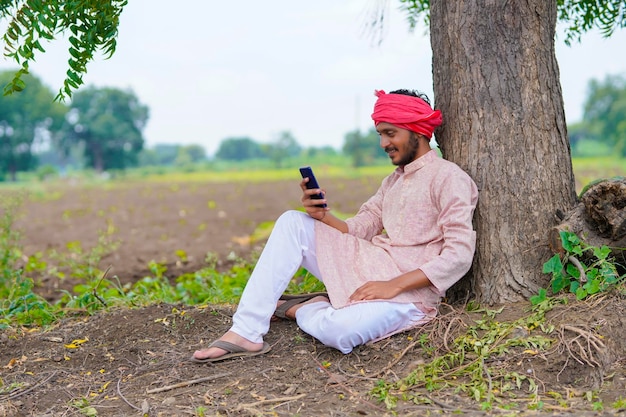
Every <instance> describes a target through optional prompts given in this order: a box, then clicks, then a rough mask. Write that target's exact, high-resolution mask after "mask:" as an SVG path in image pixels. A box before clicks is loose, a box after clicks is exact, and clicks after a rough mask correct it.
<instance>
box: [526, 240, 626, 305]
mask: <svg viewBox="0 0 626 417" xmlns="http://www.w3.org/2000/svg"><path fill="white" fill-rule="evenodd" d="M560 236H561V244H562V246H563V249H564V250H565V255H563V256H560V255H558V254H557V255H554V256H553V257H552V258H550V260H548V261H547V262H546V263H545V264H544V265H543V272H544V273H546V274H551V275H552V279H551V282H550V283H551V288H552V293H553V294H557V293H559V292H561V291H563V290H566V291H569V292H570V293H573V294H575V295H576V298H577V299H578V300H583V299H585V298H587V297H588V296H589V295H592V294H597V293H599V292H603V291H608V290H609V289H611V288H614V287H615V286H616V285H618V284H619V283H621V282H623V281H624V278H625V276H624V275H622V276H620V275H619V273H618V271H617V266H616V264H615V262H614V260H613V259H612V258H611V257H610V255H611V249H610V248H608V247H607V246H602V247H596V246H590V245H588V244H586V243H585V242H584V241H583V240H582V239H580V238H579V237H578V236H577V235H576V234H575V233H572V232H567V231H561V233H560ZM546 298H547V292H546V290H545V289H541V290H540V291H539V294H538V295H537V296H534V297H532V298H531V302H532V303H533V304H537V303H539V302H541V301H543V300H545V299H546Z"/></svg>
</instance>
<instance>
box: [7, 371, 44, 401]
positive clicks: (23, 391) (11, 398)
mask: <svg viewBox="0 0 626 417" xmlns="http://www.w3.org/2000/svg"><path fill="white" fill-rule="evenodd" d="M55 375H56V371H54V372H52V373H51V374H50V375H48V376H47V377H46V378H44V379H42V380H41V381H39V382H37V383H36V384H35V385H33V386H32V387H30V388H26V389H24V390H21V391H18V392H14V393H11V394H9V395H6V396H2V397H0V399H2V398H6V399H10V400H13V399H15V398H17V397H20V396H22V395H24V394H26V393H28V392H31V391H32V390H34V389H35V388H38V387H40V386H41V385H43V384H45V383H46V382H48V381H49V380H50V379H52V377H53V376H55Z"/></svg>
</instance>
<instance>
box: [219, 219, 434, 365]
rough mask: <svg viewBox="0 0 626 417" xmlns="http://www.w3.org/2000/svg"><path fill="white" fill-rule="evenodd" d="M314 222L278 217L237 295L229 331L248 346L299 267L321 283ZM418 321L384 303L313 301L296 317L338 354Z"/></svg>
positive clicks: (411, 312) (412, 312) (401, 307)
mask: <svg viewBox="0 0 626 417" xmlns="http://www.w3.org/2000/svg"><path fill="white" fill-rule="evenodd" d="M315 221H316V220H314V219H313V218H311V217H310V216H309V215H308V214H306V213H303V212H299V211H295V210H291V211H287V212H285V213H284V214H283V215H282V216H280V217H279V218H278V220H277V221H276V224H275V225H274V229H273V230H272V234H271V235H270V237H269V240H268V241H267V244H266V245H265V249H264V250H263V253H262V254H261V256H260V258H259V261H258V263H257V264H256V266H255V268H254V271H253V272H252V275H251V276H250V279H249V281H248V283H247V285H246V288H245V289H244V291H243V294H242V295H241V300H240V302H239V306H238V307H237V312H236V313H235V315H234V316H233V326H232V327H231V331H233V332H235V333H237V334H238V335H240V336H243V337H245V338H246V339H248V340H250V341H252V342H255V343H260V342H262V341H263V336H264V335H265V334H266V333H267V332H268V330H269V326H270V319H271V317H272V315H273V313H274V310H275V309H276V303H277V302H278V299H279V298H280V296H281V295H282V294H283V292H284V291H285V288H287V285H288V284H289V281H291V278H292V277H293V276H294V274H295V273H296V272H297V270H298V269H299V268H300V267H301V266H302V267H304V268H306V270H307V271H309V272H310V273H311V274H313V275H314V276H315V277H317V278H318V279H321V280H322V282H323V277H322V276H321V273H320V271H319V267H318V264H317V256H316V253H315ZM423 317H424V314H423V313H422V312H421V311H420V310H419V309H417V308H416V307H415V306H414V305H413V304H402V303H395V302H388V301H370V302H365V303H356V304H352V305H348V306H346V307H343V308H340V309H335V308H333V307H332V306H331V305H330V303H327V302H318V303H311V304H307V305H304V306H302V307H300V308H299V309H298V311H297V313H296V321H297V323H298V326H299V327H300V328H301V329H302V330H303V331H305V332H306V333H308V334H310V335H311V336H313V337H315V338H316V339H318V340H319V341H321V342H322V343H324V344H325V345H328V346H332V347H334V348H336V349H338V350H340V351H341V352H343V353H350V352H351V351H352V348H354V347H355V346H358V345H361V344H364V343H367V342H368V341H370V340H374V339H377V338H380V337H383V336H385V335H388V334H390V333H393V332H396V331H398V330H402V329H405V328H408V327H410V326H411V325H412V323H414V322H416V321H419V320H420V319H422V318H423Z"/></svg>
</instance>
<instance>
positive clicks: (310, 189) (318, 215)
mask: <svg viewBox="0 0 626 417" xmlns="http://www.w3.org/2000/svg"><path fill="white" fill-rule="evenodd" d="M300 175H302V182H300V188H302V192H303V195H302V205H303V206H304V208H305V210H306V212H307V213H309V216H311V217H313V218H314V219H317V220H322V219H323V218H324V216H326V212H327V211H328V210H329V208H328V205H327V204H326V198H325V196H324V191H323V190H322V189H320V186H319V184H318V183H317V179H316V178H315V175H313V170H312V169H311V167H309V166H306V167H301V168H300Z"/></svg>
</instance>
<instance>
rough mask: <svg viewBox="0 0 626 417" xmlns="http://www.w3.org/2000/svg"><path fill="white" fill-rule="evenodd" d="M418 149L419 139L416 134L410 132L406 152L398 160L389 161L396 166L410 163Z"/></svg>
mask: <svg viewBox="0 0 626 417" xmlns="http://www.w3.org/2000/svg"><path fill="white" fill-rule="evenodd" d="M418 149H419V140H418V139H417V135H416V134H414V133H411V137H410V139H409V143H408V147H407V149H406V152H405V153H404V155H402V157H401V158H400V160H399V161H398V162H393V161H392V162H391V163H392V164H394V165H397V166H404V165H408V164H410V163H411V162H413V161H414V160H415V158H416V157H417V151H418Z"/></svg>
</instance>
